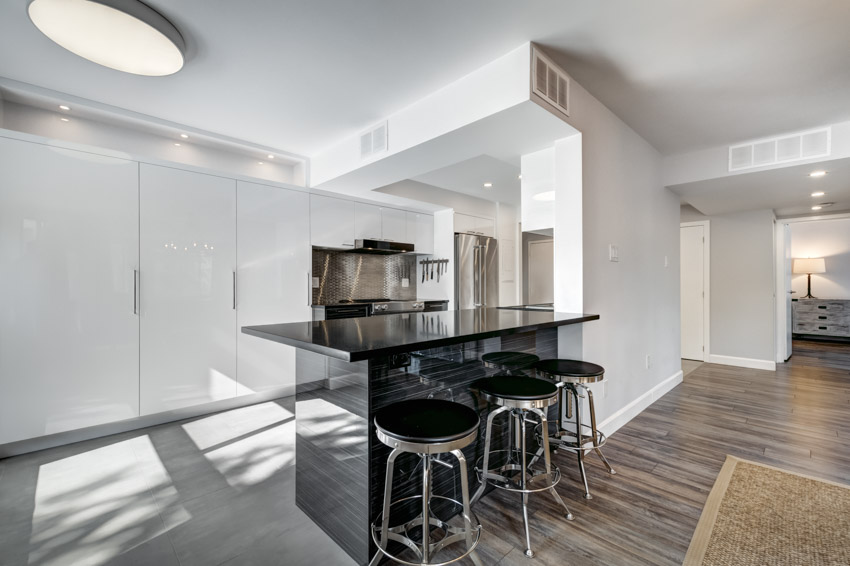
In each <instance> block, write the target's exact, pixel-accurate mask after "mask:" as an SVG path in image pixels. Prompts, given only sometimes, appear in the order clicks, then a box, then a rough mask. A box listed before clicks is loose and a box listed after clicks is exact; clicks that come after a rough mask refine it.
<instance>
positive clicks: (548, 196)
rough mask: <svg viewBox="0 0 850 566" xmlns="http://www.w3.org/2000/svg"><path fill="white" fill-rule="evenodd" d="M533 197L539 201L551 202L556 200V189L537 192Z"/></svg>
mask: <svg viewBox="0 0 850 566" xmlns="http://www.w3.org/2000/svg"><path fill="white" fill-rule="evenodd" d="M531 198H533V199H534V200H539V201H543V202H550V201H553V200H555V191H545V192H542V193H537V194H536V195H534V196H533V197H531Z"/></svg>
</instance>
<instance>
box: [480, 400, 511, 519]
mask: <svg viewBox="0 0 850 566" xmlns="http://www.w3.org/2000/svg"><path fill="white" fill-rule="evenodd" d="M506 410H507V408H506V407H500V408H498V409H496V410H495V411H492V412H491V413H490V414H489V415H488V416H487V427H486V428H485V429H484V462H483V464H482V467H483V469H482V470H481V485H480V486H478V489H477V490H476V491H475V495H473V496H472V505H475V504H476V503H477V502H478V500H479V499H481V496H482V495H484V490H485V489H486V488H487V470H489V469H490V438H491V434H492V431H493V419H495V418H496V415H498V414H499V413H504V412H505V411H506Z"/></svg>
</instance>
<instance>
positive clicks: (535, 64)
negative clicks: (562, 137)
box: [531, 47, 570, 116]
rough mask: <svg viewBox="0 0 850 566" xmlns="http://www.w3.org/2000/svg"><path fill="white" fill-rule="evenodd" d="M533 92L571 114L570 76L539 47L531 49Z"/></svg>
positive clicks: (558, 108)
mask: <svg viewBox="0 0 850 566" xmlns="http://www.w3.org/2000/svg"><path fill="white" fill-rule="evenodd" d="M531 92H532V93H533V94H536V95H537V96H539V97H540V98H541V99H543V100H544V101H545V102H547V103H548V104H549V105H551V106H552V107H554V108H555V109H557V110H559V111H560V112H561V113H562V114H564V115H565V116H569V115H570V76H569V75H568V74H567V73H566V71H564V70H563V69H562V68H560V67H559V66H558V65H556V64H555V63H553V62H552V60H551V59H549V57H547V56H546V55H544V54H543V52H541V51H540V49H538V48H537V47H533V48H532V50H531Z"/></svg>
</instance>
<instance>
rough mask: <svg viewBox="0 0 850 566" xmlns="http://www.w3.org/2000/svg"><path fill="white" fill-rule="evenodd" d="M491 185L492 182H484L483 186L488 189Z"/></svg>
mask: <svg viewBox="0 0 850 566" xmlns="http://www.w3.org/2000/svg"><path fill="white" fill-rule="evenodd" d="M492 186H493V183H484V188H485V189H489V188H490V187H492Z"/></svg>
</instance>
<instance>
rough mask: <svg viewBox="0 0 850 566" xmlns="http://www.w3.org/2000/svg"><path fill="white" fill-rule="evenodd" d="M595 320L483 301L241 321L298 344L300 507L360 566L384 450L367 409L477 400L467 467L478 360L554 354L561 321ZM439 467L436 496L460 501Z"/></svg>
mask: <svg viewBox="0 0 850 566" xmlns="http://www.w3.org/2000/svg"><path fill="white" fill-rule="evenodd" d="M598 318H599V316H598V315H592V314H574V313H559V312H541V311H537V312H535V311H524V310H512V309H499V308H485V309H475V310H460V311H442V312H433V313H410V314H397V315H387V316H374V317H366V318H350V319H340V320H329V321H318V322H297V323H287V324H270V325H264V326H248V327H243V328H242V332H244V333H246V334H250V335H252V336H257V337H259V338H264V339H267V340H273V341H275V342H280V343H281V344H287V345H290V346H294V347H296V348H297V352H296V399H295V421H296V443H295V451H296V452H295V453H296V458H295V468H296V480H295V481H296V484H295V491H296V504H297V505H298V507H299V508H300V509H301V510H302V511H304V512H305V513H306V514H307V515H308V516H309V517H310V518H311V519H312V520H313V521H314V522H315V523H316V524H318V525H319V526H320V527H321V528H322V529H323V530H324V531H325V532H327V533H328V534H329V535H330V536H331V538H333V539H334V540H335V541H336V542H337V543H338V544H339V545H340V546H341V547H342V548H343V549H345V551H346V552H347V553H348V554H349V555H350V556H351V557H352V558H353V559H354V560H355V561H356V562H357V563H359V564H368V563H369V560H370V559H371V556H372V554H373V553H374V551H375V546H374V544H373V543H372V539H371V535H370V532H369V525H370V523H371V521H372V520H373V519H374V517H375V516H376V515H377V514H378V513H379V511H380V508H381V504H382V498H383V487H384V485H383V484H384V471H385V467H384V466H385V462H386V458H387V455H388V454H389V448H387V447H386V446H385V445H383V444H382V443H381V442H379V441H378V440H377V438H376V437H375V432H374V424H373V422H372V421H373V417H374V414H375V412H376V411H378V410H380V409H381V408H383V407H385V406H387V405H389V404H391V403H394V402H396V401H402V400H405V399H414V398H427V397H433V398H439V399H448V400H453V401H456V402H458V403H463V404H465V405H468V406H471V407H474V408H475V409H476V410H478V411H479V413H480V414H481V415H482V419H481V428H480V429H479V438H478V441H476V442H474V443H473V444H471V445H470V446H468V447H467V448H465V449H464V455H465V456H466V458H467V460H468V461H469V462H470V463H471V464H474V463H475V462H476V461H477V459H478V458H479V457H480V456H481V455H482V454H483V442H481V440H482V439H483V434H484V422H485V419H484V418H483V416H484V415H485V413H486V411H487V404H486V403H484V402H482V401H480V400H479V399H478V398H477V397H476V396H475V395H474V393H473V392H472V391H470V388H469V385H470V384H471V383H472V382H473V381H475V380H476V379H479V378H481V377H484V376H486V375H488V373H487V371H488V370H485V368H484V367H483V365H482V363H481V361H480V358H481V356H482V355H483V354H485V353H489V352H498V351H521V352H528V353H534V354H536V355H538V356H540V357H541V358H551V357H557V354H558V334H557V332H558V331H557V328H558V327H559V326H564V325H570V324H580V323H583V322H588V321H592V320H597V319H598ZM501 440H503V439H500V440H498V441H497V442H496V443H495V445H494V449H498V445H499V444H501ZM419 462H420V459H419V458H418V457H416V456H415V455H412V454H408V455H404V456H402V457H399V459H398V460H397V461H396V473H395V477H394V482H393V498H394V499H398V498H401V497H407V496H409V495H415V494H416V493H418V491H419V489H420V486H419V481H420V474H418V473H414V472H415V471H416V469H417V467H418V465H419ZM436 468H437V469H435V470H434V479H433V482H434V483H433V485H434V493H436V494H440V495H445V496H447V497H451V498H453V499H458V498H459V489H460V486H459V483H458V482H457V472H456V470H451V469H447V468H443V467H442V466H437V467H436ZM473 468H474V465H470V470H469V474H470V485H471V486H473V489H474V486H476V485H477V483H478V482H477V479H476V478H475V474H474V471H473ZM402 512H403V510H402ZM393 513H396V510H395V509H394V510H393ZM403 518H404V517H403V516H401V517H398V520H399V521H400V520H402V519H403ZM395 522H397V517H396V515H394V516H393V523H395ZM485 528H486V527H485Z"/></svg>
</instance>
